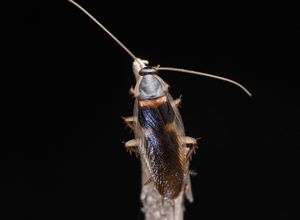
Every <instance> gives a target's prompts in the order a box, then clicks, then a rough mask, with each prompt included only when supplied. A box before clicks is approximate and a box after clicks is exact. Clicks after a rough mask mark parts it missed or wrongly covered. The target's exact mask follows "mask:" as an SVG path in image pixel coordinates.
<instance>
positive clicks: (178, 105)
mask: <svg viewBox="0 0 300 220" xmlns="http://www.w3.org/2000/svg"><path fill="white" fill-rule="evenodd" d="M181 97H182V95H180V96H179V97H178V98H177V99H175V100H174V105H175V106H176V107H180V105H181Z"/></svg>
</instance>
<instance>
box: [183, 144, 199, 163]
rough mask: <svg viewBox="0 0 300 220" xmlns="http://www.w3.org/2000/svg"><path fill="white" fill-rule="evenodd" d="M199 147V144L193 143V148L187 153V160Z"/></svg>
mask: <svg viewBox="0 0 300 220" xmlns="http://www.w3.org/2000/svg"><path fill="white" fill-rule="evenodd" d="M197 147H198V146H197V144H193V145H192V146H191V148H189V150H188V152H187V154H186V157H185V159H186V161H189V160H190V159H191V157H192V154H193V153H195V152H196V148H197Z"/></svg>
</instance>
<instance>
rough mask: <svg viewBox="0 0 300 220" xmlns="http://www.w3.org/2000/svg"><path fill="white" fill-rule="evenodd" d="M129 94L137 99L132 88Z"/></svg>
mask: <svg viewBox="0 0 300 220" xmlns="http://www.w3.org/2000/svg"><path fill="white" fill-rule="evenodd" d="M129 94H130V95H132V96H133V97H135V92H134V88H133V87H132V86H131V87H130V89H129Z"/></svg>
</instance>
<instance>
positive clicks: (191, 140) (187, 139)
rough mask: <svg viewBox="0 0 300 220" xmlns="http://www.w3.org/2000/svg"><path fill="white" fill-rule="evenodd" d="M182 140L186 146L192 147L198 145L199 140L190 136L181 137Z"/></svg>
mask: <svg viewBox="0 0 300 220" xmlns="http://www.w3.org/2000/svg"><path fill="white" fill-rule="evenodd" d="M180 139H181V141H182V142H183V143H184V144H191V145H196V144H197V139H195V138H192V137H189V136H184V137H181V138H180Z"/></svg>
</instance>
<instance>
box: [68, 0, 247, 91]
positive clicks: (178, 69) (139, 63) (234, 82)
mask: <svg viewBox="0 0 300 220" xmlns="http://www.w3.org/2000/svg"><path fill="white" fill-rule="evenodd" d="M68 1H69V2H70V3H72V4H73V5H75V6H76V7H77V8H79V9H80V10H81V11H82V12H84V13H85V14H86V15H87V16H88V17H89V18H90V19H91V20H93V21H94V22H95V23H96V24H97V25H98V26H99V27H100V28H101V29H102V30H103V31H104V32H105V33H106V34H108V35H109V36H110V37H111V38H112V39H113V40H114V41H115V42H116V43H117V44H118V45H119V46H120V47H122V48H123V50H125V51H126V53H127V54H128V55H129V56H130V57H131V58H132V59H133V60H134V61H135V62H137V63H138V66H139V67H138V68H139V69H138V70H137V72H138V71H139V70H140V69H141V68H143V67H145V64H148V61H145V60H141V59H139V58H138V57H136V56H135V55H134V54H133V53H132V52H131V51H130V50H129V49H128V48H127V47H126V46H125V45H124V44H123V43H122V42H121V41H119V40H118V38H116V37H115V36H114V35H113V34H112V33H111V32H110V31H109V30H108V29H107V28H106V27H104V25H103V24H101V23H100V22H99V21H98V20H97V19H96V18H95V17H94V16H92V15H91V14H90V13H89V12H88V11H87V10H85V9H84V8H83V7H82V6H80V5H79V4H78V3H76V2H74V1H73V0H68ZM158 69H159V70H165V71H175V72H183V73H191V74H195V75H198V76H205V77H209V78H214V79H218V80H222V81H226V82H229V83H231V84H234V85H236V86H238V87H239V88H241V89H242V90H243V91H244V92H245V93H247V95H249V96H252V95H251V93H250V92H249V90H247V89H246V88H245V87H244V86H243V85H241V84H240V83H238V82H236V81H234V80H231V79H228V78H225V77H221V76H217V75H213V74H208V73H203V72H199V71H194V70H187V69H181V68H174V67H159V68H158ZM135 75H136V77H137V74H135Z"/></svg>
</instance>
